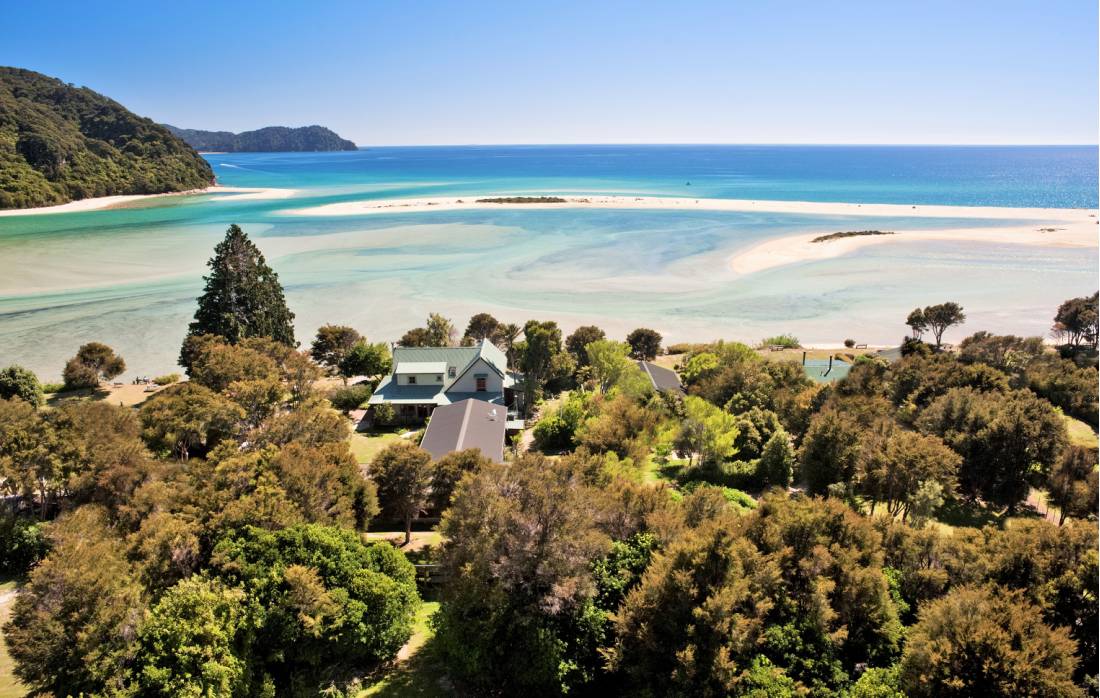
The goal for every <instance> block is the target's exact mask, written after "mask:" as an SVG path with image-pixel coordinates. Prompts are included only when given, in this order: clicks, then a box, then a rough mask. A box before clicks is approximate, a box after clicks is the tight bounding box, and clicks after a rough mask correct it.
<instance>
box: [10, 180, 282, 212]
mask: <svg viewBox="0 0 1100 698" xmlns="http://www.w3.org/2000/svg"><path fill="white" fill-rule="evenodd" d="M295 193H296V190H294V189H277V188H265V187H223V186H219V185H215V186H212V187H206V188H205V189H189V190H187V191H177V192H169V193H167V194H124V195H119V196H97V197H94V198H91V199H80V200H79V201H70V202H69V203H67V204H58V205H57V206H40V207H38V208H14V209H5V210H3V211H0V216H36V215H42V214H47V213H81V212H84V211H101V210H103V209H112V208H125V207H126V206H128V205H130V204H133V203H134V202H138V201H148V200H150V199H160V198H164V197H168V196H197V195H200V194H217V195H219V196H220V195H232V196H226V197H224V198H225V199H226V200H233V201H242V200H246V199H285V198H289V197H291V196H294V194H295Z"/></svg>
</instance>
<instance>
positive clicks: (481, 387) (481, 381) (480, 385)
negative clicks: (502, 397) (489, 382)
mask: <svg viewBox="0 0 1100 698" xmlns="http://www.w3.org/2000/svg"><path fill="white" fill-rule="evenodd" d="M474 380H475V381H477V391H478V392H479V393H484V392H485V376H474Z"/></svg>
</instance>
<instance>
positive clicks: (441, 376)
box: [435, 373, 443, 383]
mask: <svg viewBox="0 0 1100 698" xmlns="http://www.w3.org/2000/svg"><path fill="white" fill-rule="evenodd" d="M435 382H436V383H442V382H443V374H442V373H440V374H439V375H438V376H436V377H435Z"/></svg>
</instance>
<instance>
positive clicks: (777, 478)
mask: <svg viewBox="0 0 1100 698" xmlns="http://www.w3.org/2000/svg"><path fill="white" fill-rule="evenodd" d="M794 466H795V451H794V446H792V445H791V437H790V436H788V435H787V432H786V431H784V430H783V427H780V428H779V429H776V430H775V431H774V432H772V435H771V437H770V438H769V439H768V442H767V443H766V444H764V450H763V452H762V453H761V454H760V462H759V463H758V464H757V466H756V472H757V473H758V474H759V479H760V481H761V483H762V484H763V485H764V486H765V487H782V488H784V489H786V488H787V487H790V485H791V478H792V477H793V475H794Z"/></svg>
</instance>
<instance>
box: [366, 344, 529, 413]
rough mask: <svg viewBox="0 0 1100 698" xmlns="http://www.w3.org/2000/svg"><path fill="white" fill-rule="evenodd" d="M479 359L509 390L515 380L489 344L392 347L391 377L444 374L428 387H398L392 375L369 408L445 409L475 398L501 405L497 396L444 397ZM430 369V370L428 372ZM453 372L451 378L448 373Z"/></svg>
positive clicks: (372, 398)
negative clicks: (432, 406) (385, 404)
mask: <svg viewBox="0 0 1100 698" xmlns="http://www.w3.org/2000/svg"><path fill="white" fill-rule="evenodd" d="M478 359H484V360H485V362H486V363H487V364H489V366H491V367H492V368H493V370H495V371H496V372H497V373H499V374H500V375H501V376H502V377H503V379H504V387H505V388H511V387H512V386H513V385H514V383H515V376H514V374H513V373H511V372H509V371H508V370H507V369H508V360H507V358H506V357H505V356H504V352H502V351H501V350H500V349H498V348H497V347H496V345H494V344H493V343H492V342H489V341H486V340H482V341H481V342H480V343H479V344H477V345H475V346H472V347H395V348H394V350H393V365H394V372H393V375H396V374H398V373H436V374H443V382H442V383H433V384H431V385H399V384H398V383H396V382H394V380H393V375H390V376H386V377H384V378H383V379H382V381H381V382H380V383H379V384H378V387H377V388H376V389H375V391H374V394H373V395H371V398H370V404H372V405H379V404H382V403H383V402H389V403H392V404H395V405H423V404H436V405H446V404H449V403H452V402H458V401H459V400H463V399H466V398H467V397H469V398H474V399H477V400H482V401H486V402H503V401H504V396H503V395H501V394H500V393H447V392H446V391H447V389H448V388H449V387H451V385H452V384H453V383H454V382H455V381H457V380H458V379H459V378H461V377H462V375H463V374H464V373H466V371H468V370H469V369H470V367H471V366H473V365H474V364H475V363H476V362H477V360H478ZM428 368H430V369H431V370H427V369H428ZM452 368H453V369H454V375H453V376H452V375H451V372H450V369H452Z"/></svg>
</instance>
